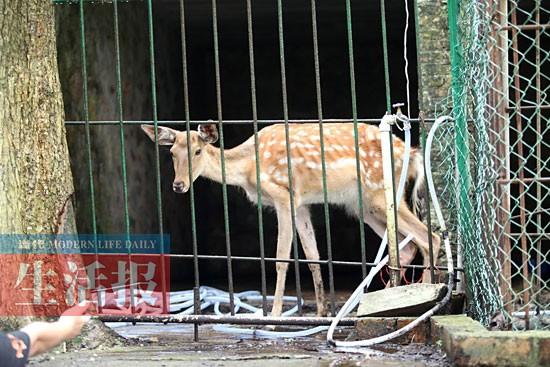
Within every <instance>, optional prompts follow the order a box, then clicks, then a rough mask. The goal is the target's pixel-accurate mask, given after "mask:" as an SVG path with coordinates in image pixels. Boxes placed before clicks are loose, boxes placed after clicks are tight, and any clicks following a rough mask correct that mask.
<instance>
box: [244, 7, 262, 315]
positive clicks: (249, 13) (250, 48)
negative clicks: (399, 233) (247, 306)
mask: <svg viewBox="0 0 550 367" xmlns="http://www.w3.org/2000/svg"><path fill="white" fill-rule="evenodd" d="M246 20H247V26H248V58H249V62H250V97H251V99H252V120H253V122H252V124H253V125H254V154H255V156H256V195H258V206H257V208H258V238H259V241H260V258H261V261H260V271H261V286H262V311H263V314H264V316H267V280H266V275H265V260H264V259H265V244H264V221H263V212H262V183H261V179H260V178H261V172H260V154H259V152H258V147H259V141H258V107H257V103H256V74H255V68H254V33H253V29H252V4H251V0H246Z"/></svg>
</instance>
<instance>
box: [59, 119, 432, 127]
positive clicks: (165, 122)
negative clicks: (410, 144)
mask: <svg viewBox="0 0 550 367" xmlns="http://www.w3.org/2000/svg"><path fill="white" fill-rule="evenodd" d="M257 121H258V124H260V125H267V124H284V122H285V121H284V120H257ZM357 121H358V122H366V123H373V124H374V123H376V124H378V123H380V119H379V118H362V119H357ZM410 121H411V122H419V121H420V120H419V119H417V118H412V119H411V120H410ZM424 121H427V122H433V121H435V120H434V119H425V120H424ZM222 122H223V123H224V124H227V125H248V124H250V125H251V124H252V123H253V122H254V120H222ZM330 122H343V123H353V119H323V123H330ZM85 123H86V122H85V121H80V120H67V121H65V124H66V125H84V124H85ZM119 123H120V121H119V120H116V121H115V120H93V121H92V120H90V121H89V124H90V125H118V124H119ZM123 123H124V124H127V125H140V124H152V123H153V121H152V120H131V121H123ZM185 123H186V121H185V120H159V121H158V124H159V125H185ZM190 123H191V124H193V125H198V124H210V123H212V120H191V121H190ZM290 123H297V124H311V123H319V119H301V120H292V121H290Z"/></svg>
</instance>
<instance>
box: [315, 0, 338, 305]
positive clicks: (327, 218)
mask: <svg viewBox="0 0 550 367" xmlns="http://www.w3.org/2000/svg"><path fill="white" fill-rule="evenodd" d="M311 24H312V30H313V60H314V64H315V91H316V96H317V115H318V116H319V141H320V144H321V168H322V176H323V209H324V214H325V228H326V236H327V257H328V274H329V287H330V312H331V315H332V316H335V315H336V294H335V291H334V269H333V266H332V265H333V264H332V238H331V234H330V212H329V206H328V187H327V167H326V158H325V141H324V140H325V138H324V132H323V99H322V96H321V68H320V65H319V42H318V40H317V10H316V6H315V0H311Z"/></svg>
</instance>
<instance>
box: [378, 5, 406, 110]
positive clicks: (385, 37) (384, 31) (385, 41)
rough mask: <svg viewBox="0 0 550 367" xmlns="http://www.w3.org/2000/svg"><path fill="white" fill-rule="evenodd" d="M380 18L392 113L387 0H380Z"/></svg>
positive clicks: (387, 92) (385, 73) (386, 84)
mask: <svg viewBox="0 0 550 367" xmlns="http://www.w3.org/2000/svg"><path fill="white" fill-rule="evenodd" d="M380 20H381V23H382V50H383V53H384V85H385V87H386V112H388V113H391V90H390V66H389V61H388V32H387V29H386V1H385V0H380ZM407 108H408V106H407Z"/></svg>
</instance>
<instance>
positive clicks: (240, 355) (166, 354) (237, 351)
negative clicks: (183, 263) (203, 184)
mask: <svg viewBox="0 0 550 367" xmlns="http://www.w3.org/2000/svg"><path fill="white" fill-rule="evenodd" d="M116 331H117V332H118V333H119V334H121V335H123V336H124V337H125V338H128V339H129V341H130V342H129V343H128V344H129V345H125V346H117V347H112V348H97V349H94V350H88V349H86V348H83V349H79V350H75V351H71V352H65V353H64V352H62V351H60V350H58V351H56V352H53V353H50V354H47V355H44V356H40V357H38V358H35V359H33V360H32V361H31V363H30V365H31V366H40V367H50V366H52V367H53V366H56V367H57V366H61V367H68V366H90V367H95V366H98V367H99V366H101V367H105V366H109V367H111V366H112V367H119V366H120V367H122V366H131V367H141V366H166V367H169V366H182V365H185V366H189V367H199V366H201V367H204V366H230V367H233V366H234V367H248V366H250V367H252V366H265V367H267V366H270V367H279V366H281V367H282V366H284V367H293V366H296V367H309V366H327V367H328V366H369V367H397V366H407V367H423V366H426V367H432V366H433V367H435V366H437V367H440V366H450V364H449V362H448V360H447V359H446V357H445V354H444V353H443V352H441V350H440V349H439V348H437V347H435V346H426V345H421V344H410V345H407V346H401V345H395V344H385V345H382V346H379V347H377V348H376V349H353V350H351V349H348V350H341V349H340V350H338V349H333V348H329V347H328V346H327V345H326V343H325V341H324V335H319V336H317V337H308V338H293V339H285V340H283V339H254V338H250V337H246V336H242V335H235V334H225V333H221V332H218V331H215V330H214V326H212V325H203V326H200V334H199V335H200V339H199V342H194V341H193V326H192V325H181V324H178V325H174V324H171V325H162V324H138V325H136V326H132V325H125V326H118V327H117V328H116Z"/></svg>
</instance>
